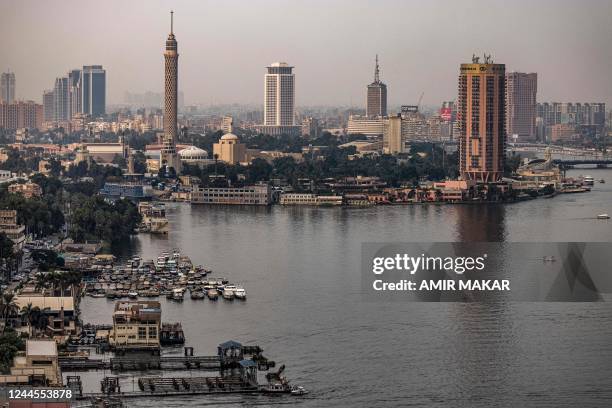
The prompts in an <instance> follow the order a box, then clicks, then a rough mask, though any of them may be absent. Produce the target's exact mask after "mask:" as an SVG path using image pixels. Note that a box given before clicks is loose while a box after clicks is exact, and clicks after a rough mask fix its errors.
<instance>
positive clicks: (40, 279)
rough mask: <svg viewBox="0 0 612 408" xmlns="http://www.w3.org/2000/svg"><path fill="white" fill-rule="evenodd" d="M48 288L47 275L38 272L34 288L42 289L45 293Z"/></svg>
mask: <svg viewBox="0 0 612 408" xmlns="http://www.w3.org/2000/svg"><path fill="white" fill-rule="evenodd" d="M46 288H47V275H45V274H43V273H38V275H37V276H36V284H35V286H34V290H36V291H38V290H40V291H41V292H42V293H43V294H44V291H45V289H46Z"/></svg>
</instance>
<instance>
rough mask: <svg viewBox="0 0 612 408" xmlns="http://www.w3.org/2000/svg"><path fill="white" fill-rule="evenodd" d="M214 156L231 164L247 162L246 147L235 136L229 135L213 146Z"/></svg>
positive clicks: (222, 137)
mask: <svg viewBox="0 0 612 408" xmlns="http://www.w3.org/2000/svg"><path fill="white" fill-rule="evenodd" d="M213 155H214V157H216V158H217V159H218V160H221V161H222V162H226V163H229V164H238V163H242V162H244V161H245V160H246V145H244V144H242V143H240V141H239V140H238V136H236V135H235V134H233V133H227V134H225V135H223V136H221V139H219V142H217V143H215V144H213Z"/></svg>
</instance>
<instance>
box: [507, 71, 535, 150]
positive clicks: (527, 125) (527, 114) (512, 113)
mask: <svg viewBox="0 0 612 408" xmlns="http://www.w3.org/2000/svg"><path fill="white" fill-rule="evenodd" d="M537 91H538V74H536V73H531V74H525V73H522V72H509V73H508V74H507V75H506V101H507V102H506V131H507V132H508V137H512V136H513V135H518V137H519V141H535V136H536V129H535V120H536V94H537Z"/></svg>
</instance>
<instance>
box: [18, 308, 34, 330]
mask: <svg viewBox="0 0 612 408" xmlns="http://www.w3.org/2000/svg"><path fill="white" fill-rule="evenodd" d="M33 316H34V307H33V306H32V303H28V304H27V305H25V306H24V307H22V308H21V317H22V318H25V320H26V322H27V323H28V335H29V337H32V319H33Z"/></svg>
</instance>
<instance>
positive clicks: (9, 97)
mask: <svg viewBox="0 0 612 408" xmlns="http://www.w3.org/2000/svg"><path fill="white" fill-rule="evenodd" d="M14 100H15V73H14V72H3V73H2V75H1V76H0V101H1V102H6V103H12V102H13V101H14Z"/></svg>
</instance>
